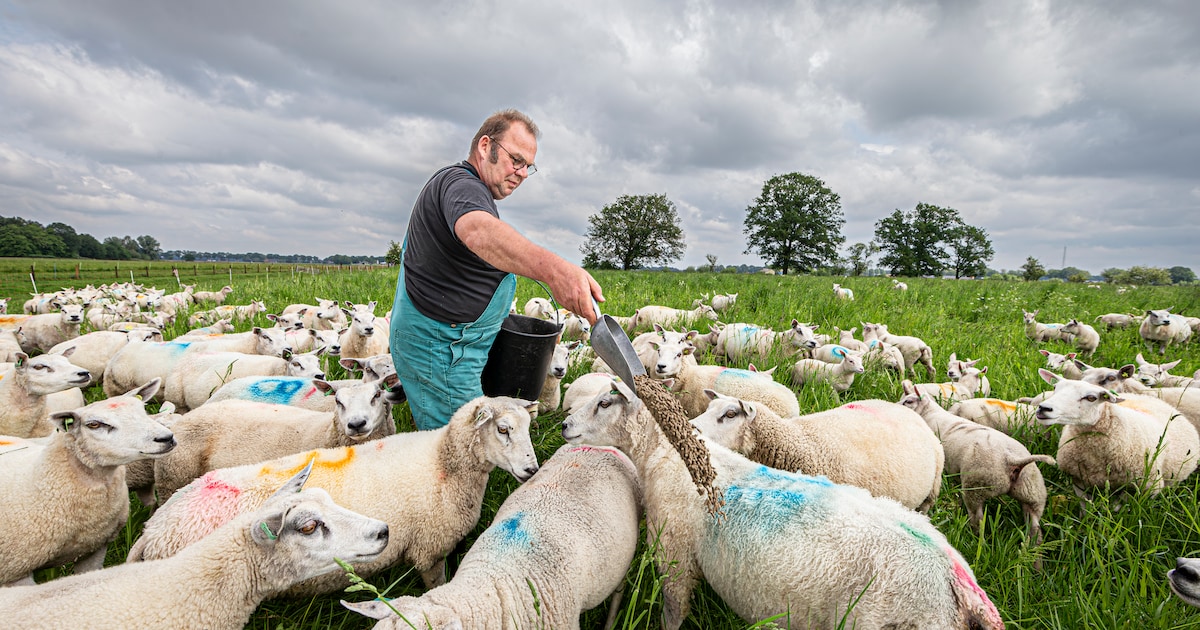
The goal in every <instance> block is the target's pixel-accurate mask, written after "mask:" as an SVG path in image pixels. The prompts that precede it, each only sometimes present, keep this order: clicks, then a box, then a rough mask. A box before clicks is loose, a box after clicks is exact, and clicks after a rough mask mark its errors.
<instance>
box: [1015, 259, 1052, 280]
mask: <svg viewBox="0 0 1200 630" xmlns="http://www.w3.org/2000/svg"><path fill="white" fill-rule="evenodd" d="M1044 275H1046V268H1045V267H1043V266H1042V263H1041V261H1039V260H1038V259H1036V258H1034V257H1033V256H1029V257H1027V258H1026V259H1025V264H1024V265H1021V277H1022V278H1024V279H1025V281H1026V282H1033V281H1034V280H1037V279H1038V278H1041V277H1042V276H1044Z"/></svg>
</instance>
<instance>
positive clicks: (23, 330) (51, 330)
mask: <svg viewBox="0 0 1200 630" xmlns="http://www.w3.org/2000/svg"><path fill="white" fill-rule="evenodd" d="M55 305H56V308H58V309H59V311H60V312H58V313H46V314H43V315H30V316H29V317H27V318H25V320H24V321H22V322H21V325H20V327H19V328H17V332H16V335H17V342H18V343H20V344H21V350H22V351H23V352H25V353H26V354H33V353H35V352H46V351H47V350H49V349H50V348H53V347H54V346H56V345H58V344H60V343H62V342H64V341H67V340H68V339H74V338H76V337H78V336H79V334H80V331H79V327H80V326H82V325H83V309H84V308H85V307H86V306H87V305H86V304H85V305H83V306H80V305H79V304H59V303H57V302H55Z"/></svg>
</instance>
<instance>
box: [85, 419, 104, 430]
mask: <svg viewBox="0 0 1200 630" xmlns="http://www.w3.org/2000/svg"><path fill="white" fill-rule="evenodd" d="M83 426H85V427H87V428H89V429H92V430H95V429H99V428H100V427H102V426H104V423H103V422H100V421H99V420H88V421H87V422H85V423H83Z"/></svg>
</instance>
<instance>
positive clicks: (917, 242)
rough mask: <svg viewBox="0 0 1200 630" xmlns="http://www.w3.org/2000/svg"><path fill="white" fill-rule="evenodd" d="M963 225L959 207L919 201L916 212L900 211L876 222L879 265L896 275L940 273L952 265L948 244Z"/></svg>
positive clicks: (933, 274)
mask: <svg viewBox="0 0 1200 630" xmlns="http://www.w3.org/2000/svg"><path fill="white" fill-rule="evenodd" d="M962 226H963V222H962V219H961V218H960V217H959V216H958V210H955V209H954V208H941V207H938V206H935V205H933V204H928V203H918V204H917V207H916V208H914V209H913V210H912V212H902V211H900V210H896V211H895V212H893V213H892V214H890V215H889V216H886V217H884V218H882V219H880V220H879V221H876V222H875V243H876V244H877V245H878V246H879V249H880V251H882V252H883V256H881V257H880V260H879V264H880V265H883V266H884V267H887V268H889V269H890V270H891V274H892V275H893V276H911V277H916V276H940V275H942V271H944V270H945V269H946V268H947V267H948V266H949V265H950V260H951V258H950V253H949V252H948V251H947V247H948V245H949V243H950V241H951V240H952V238H953V234H954V233H955V230H957V229H959V228H960V227H962Z"/></svg>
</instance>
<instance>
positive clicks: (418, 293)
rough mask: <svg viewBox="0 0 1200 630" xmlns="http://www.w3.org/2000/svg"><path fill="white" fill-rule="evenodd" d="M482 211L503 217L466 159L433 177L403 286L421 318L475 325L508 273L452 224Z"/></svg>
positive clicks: (420, 199) (420, 205)
mask: <svg viewBox="0 0 1200 630" xmlns="http://www.w3.org/2000/svg"><path fill="white" fill-rule="evenodd" d="M475 210H483V211H485V212H487V213H488V214H491V215H492V216H494V217H496V218H499V217H500V213H499V212H498V211H497V210H496V202H495V200H493V199H492V193H491V191H489V190H488V188H487V186H486V185H485V184H484V183H483V181H482V180H480V179H479V176H478V174H476V172H475V168H474V167H473V166H471V165H470V164H469V163H467V162H466V161H465V160H464V161H462V162H459V163H458V164H454V165H451V166H447V167H445V168H442V169H441V170H439V171H438V172H436V173H434V174H433V177H431V178H429V181H428V182H426V183H425V187H424V188H422V189H421V194H420V195H418V196H417V201H416V203H414V204H413V210H412V216H411V217H410V218H409V220H408V236H406V237H405V239H406V241H407V243H406V245H405V250H404V285H405V287H406V288H407V290H408V298H409V299H410V300H412V303H413V305H414V306H416V307H417V310H419V311H420V312H421V313H422V314H423V315H425V316H426V317H429V318H431V319H436V320H438V321H440V322H445V323H448V324H454V323H466V322H473V321H475V320H477V319H479V316H480V315H482V314H483V311H484V310H485V309H486V308H487V305H488V302H490V301H491V299H492V294H494V293H495V292H496V288H497V287H498V286H500V281H501V280H503V279H504V278H505V276H507V275H508V272H505V271H501V270H499V269H496V268H495V267H493V266H491V265H489V264H488V263H487V262H485V261H484V260H483V259H482V258H480V257H479V256H476V255H475V253H474V252H472V251H471V250H470V249H468V248H467V246H466V245H464V244H463V242H462V241H460V240H458V236H457V235H456V234H455V233H454V223H455V222H456V221H458V219H459V217H461V216H463V215H464V214H466V213H468V212H473V211H475Z"/></svg>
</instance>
